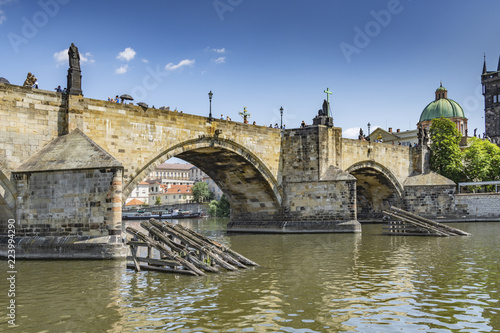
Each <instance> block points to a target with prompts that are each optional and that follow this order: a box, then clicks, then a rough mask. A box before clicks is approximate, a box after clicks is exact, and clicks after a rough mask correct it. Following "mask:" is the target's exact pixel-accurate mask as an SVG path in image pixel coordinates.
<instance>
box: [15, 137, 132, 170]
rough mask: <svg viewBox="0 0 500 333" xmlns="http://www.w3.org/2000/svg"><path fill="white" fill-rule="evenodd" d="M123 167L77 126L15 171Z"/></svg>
mask: <svg viewBox="0 0 500 333" xmlns="http://www.w3.org/2000/svg"><path fill="white" fill-rule="evenodd" d="M122 167H123V165H122V164H121V163H120V162H118V161H117V160H116V159H115V158H114V157H113V156H111V155H110V154H109V153H108V152H106V151H105V150H103V149H102V148H101V147H99V146H98V145H97V144H95V143H94V142H93V141H92V140H90V138H89V137H88V136H86V135H85V134H83V133H82V131H80V129H78V128H77V129H75V130H74V131H72V132H71V133H69V134H66V135H62V136H60V137H58V138H56V139H54V140H53V141H52V142H50V143H49V144H48V145H46V146H45V147H43V148H42V149H41V150H40V151H39V152H37V153H36V154H34V155H33V156H31V157H30V158H29V159H28V160H27V161H26V162H24V163H23V164H22V165H21V166H20V167H19V168H18V169H17V170H16V171H15V172H16V173H26V172H41V171H55V170H73V169H100V168H122Z"/></svg>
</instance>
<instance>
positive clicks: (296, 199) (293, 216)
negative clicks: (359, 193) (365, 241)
mask: <svg viewBox="0 0 500 333" xmlns="http://www.w3.org/2000/svg"><path fill="white" fill-rule="evenodd" d="M284 192H285V193H284V200H283V201H284V202H283V206H284V219H285V220H286V221H342V220H356V180H347V181H345V180H340V181H317V182H294V183H288V184H287V186H286V187H285V188H284Z"/></svg>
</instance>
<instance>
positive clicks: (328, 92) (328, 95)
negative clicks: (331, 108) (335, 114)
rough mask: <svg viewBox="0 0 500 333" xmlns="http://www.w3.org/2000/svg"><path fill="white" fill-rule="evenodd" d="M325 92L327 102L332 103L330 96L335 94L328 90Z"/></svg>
mask: <svg viewBox="0 0 500 333" xmlns="http://www.w3.org/2000/svg"><path fill="white" fill-rule="evenodd" d="M323 92H324V93H326V101H327V102H328V103H330V95H331V94H333V92H331V91H330V89H328V88H326V90H325V91H323Z"/></svg>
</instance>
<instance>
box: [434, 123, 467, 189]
mask: <svg viewBox="0 0 500 333" xmlns="http://www.w3.org/2000/svg"><path fill="white" fill-rule="evenodd" d="M430 132H431V133H430V134H431V142H432V143H431V158H430V167H431V170H433V171H435V172H437V173H439V174H440V175H442V176H444V177H447V178H449V179H451V180H453V181H454V182H456V183H458V182H459V181H461V180H462V177H463V164H462V152H461V151H460V146H459V143H460V139H461V138H462V136H461V134H460V132H459V131H458V130H457V127H456V125H455V124H454V123H453V122H452V121H451V120H449V119H447V118H444V117H441V118H439V119H433V120H432V125H431V131H430Z"/></svg>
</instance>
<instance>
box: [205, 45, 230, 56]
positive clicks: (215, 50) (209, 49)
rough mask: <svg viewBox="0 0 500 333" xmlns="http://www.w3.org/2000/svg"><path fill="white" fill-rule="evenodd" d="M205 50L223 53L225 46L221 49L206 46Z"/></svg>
mask: <svg viewBox="0 0 500 333" xmlns="http://www.w3.org/2000/svg"><path fill="white" fill-rule="evenodd" d="M205 52H215V53H220V54H223V53H226V48H225V47H223V48H222V49H214V48H210V47H207V48H206V49H205Z"/></svg>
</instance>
